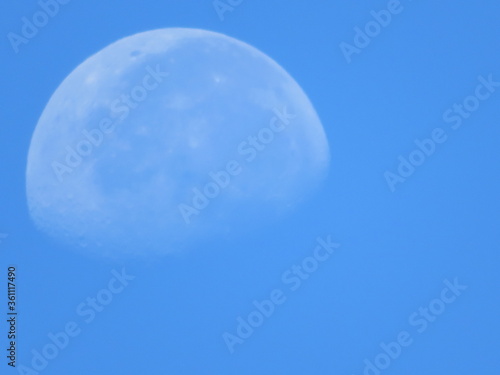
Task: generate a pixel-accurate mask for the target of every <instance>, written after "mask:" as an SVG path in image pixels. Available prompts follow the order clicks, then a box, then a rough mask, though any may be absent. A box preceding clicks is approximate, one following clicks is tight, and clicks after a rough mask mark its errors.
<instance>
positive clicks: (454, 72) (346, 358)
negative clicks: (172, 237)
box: [0, 0, 500, 375]
mask: <svg viewBox="0 0 500 375" xmlns="http://www.w3.org/2000/svg"><path fill="white" fill-rule="evenodd" d="M386 4H387V2H386V1H376V2H327V1H319V0H312V1H300V2H299V1H284V0H281V1H278V0H276V1H264V0H253V1H249V0H248V1H246V0H245V1H243V3H242V4H241V5H240V6H237V7H236V8H235V9H234V11H233V12H230V13H227V14H226V19H225V20H224V21H223V22H222V21H221V20H220V19H219V17H218V16H217V14H216V12H215V10H214V9H213V6H212V1H211V0H203V1H187V0H182V1H181V0H178V1H172V0H169V1H142V2H137V1H128V0H120V1H116V0H108V1H97V0H85V1H78V0H73V1H71V2H70V3H69V4H68V5H65V6H62V8H61V10H60V12H59V14H58V15H57V17H55V18H54V19H52V20H51V21H50V22H49V24H48V25H47V26H46V27H44V28H42V29H41V30H40V32H39V34H38V35H37V36H36V37H35V38H33V39H32V40H31V41H30V42H29V43H28V44H27V45H22V46H21V48H20V52H19V53H18V54H15V53H14V52H13V50H12V48H11V46H10V44H9V42H8V39H7V37H6V35H7V33H8V32H11V31H13V32H19V31H20V27H21V17H23V16H27V17H31V15H32V14H33V13H34V12H35V11H37V10H38V9H39V6H38V5H37V3H36V2H35V1H33V0H29V1H23V2H17V1H10V0H9V1H6V2H4V4H3V5H2V6H1V8H2V9H1V16H0V17H1V22H0V24H1V26H0V29H1V32H0V35H2V43H1V45H0V48H1V54H2V59H1V64H2V72H3V74H2V75H1V84H2V100H1V119H2V126H1V128H0V132H1V136H0V176H1V177H0V179H1V182H0V183H1V185H0V189H1V190H0V209H1V218H0V232H1V233H7V234H8V237H7V238H6V239H3V240H2V243H1V244H0V275H1V279H0V285H5V282H6V277H7V276H6V269H7V266H8V265H9V264H16V265H17V267H18V293H19V296H18V297H19V300H18V301H19V311H20V314H21V315H20V316H19V322H18V325H19V326H18V329H19V348H18V355H19V357H18V361H19V362H20V363H22V364H24V365H30V361H31V357H32V355H31V353H30V351H31V350H32V349H34V348H35V349H38V350H40V349H41V348H42V347H43V346H44V345H45V344H47V343H48V342H49V340H48V338H47V334H48V333H49V332H56V331H60V330H62V329H63V328H64V325H65V324H66V322H68V321H72V320H73V321H77V322H78V323H79V325H80V327H81V328H82V333H81V334H80V335H79V336H78V337H76V338H74V339H72V341H71V343H70V344H69V346H68V347H67V348H66V349H64V350H63V351H62V352H61V353H60V354H59V355H58V357H57V358H56V359H54V360H52V361H50V364H49V366H48V367H47V369H46V370H45V371H43V372H42V373H47V374H55V375H59V374H65V375H66V374H72V375H79V374H85V375H88V374H96V375H100V374H149V373H160V374H189V375H191V374H197V375H201V374H211V375H215V374H218V375H219V374H220V375H222V374H239V375H244V374H249V375H250V374H318V375H327V374H328V375H330V374H348V375H350V374H362V372H363V368H364V364H363V361H364V360H365V358H368V359H370V360H373V358H374V357H375V356H376V355H377V354H378V353H380V351H381V349H380V347H379V344H380V342H381V341H384V342H388V341H393V340H395V338H396V336H397V334H398V333H399V332H400V331H403V330H407V331H409V332H411V334H412V337H413V338H414V342H413V344H412V345H411V346H409V347H408V348H405V349H404V350H403V353H402V354H401V356H400V357H399V358H397V359H396V360H394V361H393V362H392V364H391V366H390V367H389V368H388V369H387V370H384V371H383V373H384V374H429V375H430V374H457V375H458V374H463V375H470V374H492V375H493V374H494V375H496V374H498V371H499V370H500V355H499V351H500V345H499V343H498V342H499V341H498V338H499V334H500V329H499V328H500V327H499V323H498V317H499V316H500V303H499V297H498V288H499V287H500V275H499V272H498V267H499V260H500V256H499V255H498V254H499V253H498V250H499V246H498V244H499V230H498V225H499V223H500V220H499V219H500V217H499V200H498V191H499V188H500V180H499V178H498V165H499V162H500V158H499V152H498V147H499V141H500V130H499V129H500V127H499V125H500V121H499V117H500V116H499V115H500V106H499V105H498V103H499V102H500V90H499V92H496V93H495V94H493V95H492V97H491V98H490V99H488V100H487V101H484V102H482V103H481V106H480V108H479V110H478V111H477V112H475V113H474V114H473V115H472V116H471V117H470V118H469V119H468V120H466V121H465V122H464V124H463V125H462V127H461V128H460V129H458V130H456V131H453V130H452V129H451V128H450V126H449V124H446V123H444V122H443V120H442V114H443V112H444V111H445V110H446V109H448V108H449V107H451V106H452V105H453V103H455V102H457V103H458V102H461V101H462V100H463V99H464V98H465V97H466V96H468V95H470V94H473V93H474V89H475V87H476V85H477V77H478V76H479V75H483V76H488V75H489V74H493V77H496V79H497V80H500V68H499V61H500V53H499V51H500V50H499V48H498V47H499V45H500V29H499V16H500V4H499V3H498V1H494V0H489V1H483V2H480V3H477V2H465V1H456V0H455V1H452V0H446V1H440V2H433V1H429V0H420V1H413V2H411V1H409V0H405V1H402V5H403V7H404V11H403V12H402V13H400V14H398V15H397V16H395V17H394V19H393V21H392V22H391V24H390V25H389V26H388V27H387V28H385V29H383V31H382V32H381V33H380V35H379V36H377V37H376V38H375V39H374V40H373V41H372V42H371V43H370V45H369V46H368V47H367V48H366V49H364V50H363V51H362V52H361V53H360V54H359V55H354V56H353V61H352V63H351V64H348V63H347V62H346V61H345V59H344V57H343V55H342V52H341V50H340V48H339V44H340V43H341V42H342V41H345V42H348V43H352V41H353V37H354V30H353V28H354V27H356V26H359V27H363V26H364V25H365V24H366V22H368V21H369V20H371V16H370V11H371V10H380V9H385V8H386ZM163 27H195V28H203V29H208V30H213V31H218V32H222V33H225V34H227V35H229V36H232V37H235V38H238V39H241V40H243V41H245V42H247V43H249V44H251V45H253V46H255V47H257V48H258V49H260V50H261V51H263V52H265V53H267V54H268V55H269V56H271V57H272V58H274V59H275V60H276V61H277V62H278V63H280V64H281V65H282V66H283V67H284V68H285V69H286V70H287V71H288V72H289V73H290V74H291V75H292V76H293V77H294V78H295V79H296V80H297V81H298V83H299V84H300V85H301V86H302V87H303V89H304V90H305V91H306V92H307V94H308V95H309V97H310V99H311V101H312V102H313V103H314V105H315V107H316V109H317V111H318V114H319V116H320V117H321V119H322V121H323V124H324V127H325V130H326V133H327V136H328V140H329V142H330V146H331V154H332V163H331V170H330V174H329V178H328V180H327V181H326V182H325V184H324V186H323V187H322V190H321V191H320V193H319V194H317V195H316V196H315V197H314V198H313V199H311V200H309V201H308V202H307V203H306V204H305V205H303V206H302V208H301V210H300V211H298V212H296V213H295V214H294V215H292V216H290V217H288V218H287V219H286V220H284V221H282V222H280V223H279V225H277V226H275V227H272V228H265V229H257V228H256V229H255V231H254V232H253V231H252V232H251V233H250V235H249V236H248V237H244V238H240V239H238V240H231V241H224V242H218V243H217V242H214V243H210V244H207V245H206V247H205V248H203V249H198V250H193V251H192V252H190V253H187V254H184V255H183V256H180V257H170V258H165V259H162V260H160V261H154V262H148V261H141V262H129V263H124V264H119V263H116V262H111V261H105V260H100V259H91V258H86V257H83V256H81V255H78V254H74V253H71V252H68V251H65V250H63V249H58V248H56V246H55V245H53V244H52V243H50V242H49V241H48V239H47V238H46V237H45V236H44V235H42V234H40V233H38V232H37V231H36V230H35V228H34V227H33V225H32V223H31V222H30V219H29V216H28V212H27V208H26V198H25V193H24V185H25V178H24V172H25V165H26V156H27V151H28V147H29V142H30V138H31V134H32V132H33V130H34V128H35V126H36V123H37V120H38V117H39V116H40V114H41V112H42V111H43V108H44V106H45V104H46V103H47V101H48V99H49V98H50V96H51V94H52V93H53V91H54V90H55V89H56V88H57V86H58V85H59V83H60V82H61V81H62V80H63V79H64V78H65V77H66V76H67V75H68V74H69V73H70V72H71V71H72V70H73V69H74V68H75V67H76V66H77V65H78V64H79V63H81V62H82V61H83V60H84V59H86V58H87V57H88V56H90V55H91V54H93V53H95V52H97V51H99V50H100V49H102V48H104V47H105V46H107V45H108V44H109V43H111V42H114V41H116V40H118V39H120V38H122V37H125V36H128V35H132V34H134V33H137V32H141V31H146V30H151V29H155V28H163ZM435 127H442V128H443V129H445V130H446V131H447V134H448V135H449V139H448V140H447V141H446V142H445V143H443V144H441V145H439V146H438V148H437V151H436V152H435V154H434V155H432V156H431V157H429V158H428V159H427V160H426V161H425V163H424V164H423V165H422V166H420V167H419V168H418V169H417V170H416V172H415V173H414V174H413V175H412V176H411V177H410V178H409V179H408V181H406V182H405V183H404V184H401V185H398V186H397V190H396V192H394V193H392V192H391V191H390V190H389V188H388V186H387V184H386V182H385V179H384V177H383V174H384V172H385V171H386V170H391V171H394V170H395V168H396V167H397V157H398V156H399V155H403V156H407V155H408V154H409V153H410V152H411V151H412V150H413V149H414V148H415V147H414V144H413V141H414V139H415V138H420V139H421V138H426V137H428V136H429V135H430V134H431V132H432V129H434V128H435ZM327 234H330V235H331V236H332V238H333V239H334V240H335V241H336V242H338V243H340V244H341V248H340V249H339V251H338V253H337V254H335V256H333V257H332V258H331V259H329V260H328V261H327V262H325V263H323V264H322V265H321V267H320V268H319V270H318V271H317V272H315V273H314V274H312V275H311V277H310V278H309V279H308V280H307V281H306V282H304V284H303V286H302V287H301V288H300V289H299V290H298V291H296V292H291V291H289V290H288V289H287V287H286V286H284V285H283V283H282V282H281V275H282V273H283V272H284V271H285V270H286V269H288V268H289V267H291V266H292V265H293V264H297V263H299V262H301V260H302V259H303V258H304V257H306V256H308V255H309V254H310V253H311V250H312V248H313V247H314V243H315V238H316V237H317V236H325V235H327ZM122 266H125V267H126V269H127V270H128V272H129V273H131V274H133V275H135V276H136V279H135V280H134V281H132V282H131V284H130V286H129V287H127V289H125V291H124V292H123V293H121V294H119V295H117V296H116V297H115V300H114V301H113V303H111V304H110V305H109V306H108V307H107V308H106V309H105V310H104V311H103V312H102V313H100V314H98V316H97V317H96V319H95V320H94V321H93V322H92V323H91V324H88V325H86V324H85V323H83V320H82V318H81V317H79V316H78V315H77V314H76V313H75V308H76V306H77V305H78V304H79V303H81V302H83V301H84V300H85V299H86V298H87V297H91V296H95V295H96V293H97V292H98V291H99V290H100V289H102V288H104V287H106V285H107V282H108V280H109V279H110V278H111V274H110V271H111V270H112V269H117V270H120V269H121V267H122ZM455 277H458V279H459V280H460V282H461V283H463V284H465V285H467V286H468V289H467V290H466V291H465V292H464V293H463V294H462V296H460V297H459V298H458V299H457V300H456V302H454V303H453V304H450V305H448V306H447V309H446V311H445V312H444V313H443V314H442V315H441V316H439V318H438V319H437V320H436V321H435V322H434V323H433V324H431V325H430V326H429V328H428V329H427V330H426V331H425V332H424V333H422V334H418V333H417V332H416V330H415V327H412V326H410V325H409V324H408V317H409V316H410V314H412V313H413V312H414V311H416V310H417V309H418V308H419V307H420V306H426V305H427V304H428V303H429V302H430V301H431V300H432V299H433V298H436V297H439V294H440V292H441V290H442V288H443V287H444V284H443V280H444V279H446V278H448V279H453V278H455ZM2 279H3V280H4V281H1V280H2ZM274 288H281V289H283V290H284V291H286V295H287V301H286V303H285V304H283V305H281V306H279V307H278V308H277V309H276V312H275V314H274V315H273V316H271V317H270V318H269V319H268V320H266V322H265V323H264V324H263V325H262V326H261V327H260V328H258V329H257V330H256V332H255V333H254V334H253V335H252V336H251V337H250V338H249V339H248V340H246V342H245V343H244V344H243V345H240V346H237V348H236V352H235V353H234V354H232V355H231V354H230V353H229V351H228V350H227V348H226V346H225V344H224V341H223V339H222V333H223V332H225V331H229V332H232V333H234V331H235V328H236V318H237V317H238V316H246V315H247V314H248V313H250V312H251V311H252V309H253V306H252V301H253V300H254V299H258V300H261V299H264V298H268V297H269V293H270V292H271V290H273V289H274ZM6 294H7V292H6V290H3V291H2V290H0V301H4V302H1V304H0V306H2V307H1V308H0V311H1V312H2V314H3V311H4V310H5V308H6V305H7V299H6ZM1 320H2V321H4V319H3V318H2V319H1ZM1 327H3V328H1V329H0V332H2V334H1V336H0V343H1V349H2V352H3V353H5V351H4V347H5V348H6V347H7V339H6V337H5V336H6V335H5V332H6V331H7V325H6V323H5V322H4V323H2V324H1ZM2 358H3V356H2ZM0 361H1V363H0V369H1V371H0V372H1V373H2V374H3V373H5V374H9V373H17V372H16V371H15V370H13V369H10V368H9V367H7V366H6V363H5V362H6V359H5V358H4V359H1V360H0Z"/></svg>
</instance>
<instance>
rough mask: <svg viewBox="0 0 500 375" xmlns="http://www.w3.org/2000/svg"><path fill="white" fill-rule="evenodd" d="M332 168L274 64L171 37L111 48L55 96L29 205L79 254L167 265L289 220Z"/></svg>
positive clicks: (33, 159) (31, 170) (307, 111)
mask: <svg viewBox="0 0 500 375" xmlns="http://www.w3.org/2000/svg"><path fill="white" fill-rule="evenodd" d="M329 160H330V156H329V147H328V142H327V138H326V135H325V132H324V129H323V126H322V124H321V121H320V119H319V117H318V115H317V113H316V112H315V110H314V108H313V106H312V104H311V102H310V100H309V99H308V97H307V95H306V94H305V93H304V91H303V90H302V89H301V87H300V86H299V85H298V84H297V82H295V80H294V79H293V78H292V77H291V76H290V75H289V74H288V73H287V72H286V71H285V70H284V69H283V68H282V67H280V66H279V65H278V64H277V63H276V62H275V61H273V60H272V59H271V58H270V57H268V56H267V55H265V54H264V53H262V52H260V51H259V50H257V49H256V48H254V47H252V46H250V45H248V44H246V43H244V42H241V41H239V40H237V39H234V38H231V37H229V36H226V35H223V34H220V33H215V32H211V31H206V30H198V29H187V28H168V29H159V30H153V31H147V32H143V33H139V34H135V35H132V36H129V37H126V38H123V39H121V40H119V41H117V42H115V43H113V44H111V45H109V46H107V47H105V48H104V49H102V50H101V51H99V52H98V53H96V54H95V55H93V56H91V57H90V58H88V59H87V60H85V61H84V62H83V63H82V64H81V65H79V66H78V67H77V68H76V69H75V70H73V71H72V72H71V73H70V74H69V75H68V76H67V77H66V79H64V81H63V82H62V83H61V84H60V86H59V87H58V88H57V90H56V91H55V92H54V93H53V95H52V97H51V98H50V100H49V102H48V103H47V105H46V107H45V109H44V111H43V113H42V114H41V116H40V118H39V121H38V123H37V126H36V128H35V131H34V133H33V136H32V139H31V144H30V148H29V153H28V161H27V168H26V194H27V204H28V209H29V212H30V216H31V218H32V220H33V222H34V224H35V226H36V227H37V228H38V229H39V230H40V231H42V232H44V233H46V234H47V235H48V236H49V237H51V238H53V239H54V240H56V241H57V242H59V243H62V244H63V245H64V246H66V247H68V248H73V249H77V250H81V251H83V252H88V253H96V254H99V255H104V256H111V257H116V256H121V255H126V254H130V255H133V256H138V255H139V256H140V255H147V254H160V255H163V254H169V253H175V252H177V251H182V250H184V249H186V248H188V247H189V246H192V244H195V243H197V244H198V245H201V244H203V241H209V240H216V239H223V238H224V236H226V235H228V234H230V233H245V232H246V233H251V232H252V230H253V228H256V227H258V226H259V225H266V223H270V222H272V220H276V219H277V218H279V217H281V216H282V215H283V214H286V213H287V212H290V210H292V209H293V208H294V207H296V206H297V205H298V204H300V202H301V201H302V200H303V199H304V197H306V196H307V195H309V194H310V193H311V192H312V191H314V189H315V188H316V187H317V186H318V184H320V183H321V181H322V179H324V177H325V175H326V173H327V170H328V165H329Z"/></svg>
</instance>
